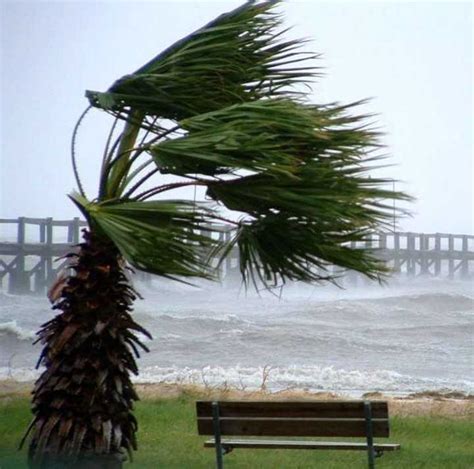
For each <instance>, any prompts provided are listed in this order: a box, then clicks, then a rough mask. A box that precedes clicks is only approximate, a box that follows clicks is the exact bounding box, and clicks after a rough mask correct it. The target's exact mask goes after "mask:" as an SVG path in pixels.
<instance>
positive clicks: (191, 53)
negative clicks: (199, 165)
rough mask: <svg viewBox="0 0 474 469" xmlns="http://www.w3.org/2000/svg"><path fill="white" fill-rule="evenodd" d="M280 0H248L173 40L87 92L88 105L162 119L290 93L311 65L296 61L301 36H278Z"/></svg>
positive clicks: (305, 75) (309, 75)
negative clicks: (106, 87)
mask: <svg viewBox="0 0 474 469" xmlns="http://www.w3.org/2000/svg"><path fill="white" fill-rule="evenodd" d="M276 3H278V2H275V1H265V2H260V3H256V2H252V1H251V2H247V3H246V4H245V5H243V6H241V7H239V8H237V9H236V10H234V11H231V12H230V13H227V14H224V15H221V16H219V17H218V18H217V19H215V20H214V21H212V22H211V23H209V24H208V25H207V26H205V27H203V28H201V29H199V30H198V31H196V32H195V33H193V34H191V35H190V36H188V37H186V38H184V39H182V40H181V41H179V42H177V43H176V44H175V45H173V46H171V47H170V48H168V49H167V50H165V51H164V52H162V53H161V54H159V55H158V56H156V57H155V58H154V59H153V60H151V61H150V62H148V63H147V64H146V65H144V66H143V67H141V68H140V69H139V70H137V71H136V72H135V73H133V74H131V75H127V76H125V77H123V78H121V79H120V80H118V81H117V82H115V83H114V84H113V85H112V86H111V88H110V89H109V90H108V91H107V92H106V93H97V92H88V93H87V95H88V97H89V100H90V102H91V104H92V105H94V106H97V107H100V108H105V109H110V110H113V111H114V112H117V113H119V112H120V111H121V110H122V109H123V107H124V106H129V107H130V108H133V109H136V110H141V111H143V112H145V113H146V114H147V115H152V116H159V117H160V118H169V119H177V120H180V119H183V118H186V117H189V116H193V115H196V114H201V113H203V112H208V111H214V110H218V109H221V108H222V107H226V106H229V105H232V104H234V103H239V102H243V101H250V100H256V99H260V98H263V97H268V96H279V95H281V94H286V93H288V92H289V87H291V86H292V85H294V84H296V83H298V81H299V80H301V79H303V78H305V79H310V78H311V75H312V72H314V70H312V69H311V68H308V67H305V66H299V65H298V63H299V62H301V61H302V60H303V59H304V54H299V53H298V48H299V47H300V45H301V44H300V41H280V40H279V37H280V34H281V32H280V31H278V26H279V25H280V19H279V17H278V15H277V14H275V13H274V12H273V11H272V7H273V6H274V5H275V4H276Z"/></svg>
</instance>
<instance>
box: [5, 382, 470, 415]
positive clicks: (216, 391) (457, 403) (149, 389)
mask: <svg viewBox="0 0 474 469" xmlns="http://www.w3.org/2000/svg"><path fill="white" fill-rule="evenodd" d="M32 389H33V381H15V380H11V379H7V380H0V403H1V402H4V401H9V400H10V399H12V398H15V397H25V398H28V397H29V395H30V393H31V390H32ZM135 389H136V390H137V393H138V395H139V397H140V399H143V400H154V399H177V398H180V397H191V398H196V399H222V400H233V399H234V400H348V399H349V400H352V399H354V398H353V397H349V396H348V394H344V393H339V392H337V393H336V392H330V391H328V392H317V391H306V390H298V389H286V390H282V391H275V392H271V391H268V390H266V389H257V390H240V389H237V388H231V387H224V386H222V387H205V386H196V385H186V384H179V383H174V384H168V383H136V384H135ZM359 399H370V400H385V401H388V403H389V406H390V414H391V415H394V416H398V417H445V418H461V419H469V420H474V395H466V394H462V393H458V392H447V393H441V392H437V391H436V392H430V391H425V392H418V393H412V394H406V395H398V396H397V395H394V394H393V393H390V394H384V393H382V392H371V393H365V394H362V395H361V397H360V398H359ZM359 399H356V400H359Z"/></svg>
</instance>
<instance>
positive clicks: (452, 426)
mask: <svg viewBox="0 0 474 469" xmlns="http://www.w3.org/2000/svg"><path fill="white" fill-rule="evenodd" d="M194 400H195V399H194V398H193V397H185V396H183V397H180V398H176V399H168V400H145V401H143V402H140V403H139V404H138V405H137V409H136V415H137V418H138V420H139V423H140V430H139V435H138V438H139V450H138V452H137V453H136V455H135V460H134V462H133V463H131V464H126V465H125V468H130V469H139V468H140V469H142V468H150V469H151V468H153V469H155V468H170V469H171V468H176V469H186V468H192V469H194V468H196V469H197V468H203V469H204V468H206V469H207V468H212V467H215V464H214V450H212V449H204V448H203V447H202V443H203V441H204V439H205V438H203V437H200V436H198V435H197V434H196V418H195V410H194ZM29 419H30V413H29V404H28V400H27V399H26V398H20V397H12V398H9V399H4V400H3V401H1V402H0V469H16V468H26V467H27V466H26V462H25V460H26V452H25V451H24V450H23V451H21V452H18V451H17V450H16V448H17V446H18V442H19V441H20V439H21V436H22V433H23V431H24V429H25V428H26V425H27V424H28V422H29ZM391 422H392V425H391V430H392V432H391V433H392V437H391V438H390V439H389V440H388V441H391V442H396V443H401V445H402V449H401V450H400V451H396V452H393V453H385V454H384V455H383V456H382V458H380V459H377V460H376V467H377V468H380V469H383V468H397V469H400V468H407V469H412V468H427V469H428V468H429V469H436V468H439V469H449V468H452V469H454V468H456V469H461V468H462V469H464V468H465V469H472V468H474V449H473V448H474V426H473V424H472V422H471V421H469V420H455V419H444V418H415V417H411V418H393V419H392V420H391ZM224 462H225V467H226V468H242V469H249V468H259V469H264V468H272V469H274V468H278V469H285V468H288V469H290V468H291V469H297V468H301V469H302V468H304V469H309V468H324V469H331V468H334V469H336V468H340V469H343V468H344V469H347V468H349V469H357V468H365V467H367V458H366V454H365V452H362V451H361V452H358V451H347V452H346V451H297V450H290V451H289V450H286V451H284V450H274V451H269V450H235V451H234V452H232V453H231V454H229V455H227V456H225V458H224Z"/></svg>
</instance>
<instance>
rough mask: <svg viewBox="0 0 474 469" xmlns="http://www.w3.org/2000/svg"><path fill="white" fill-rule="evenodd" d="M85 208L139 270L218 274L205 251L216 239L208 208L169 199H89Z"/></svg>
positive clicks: (174, 274) (166, 274)
mask: <svg viewBox="0 0 474 469" xmlns="http://www.w3.org/2000/svg"><path fill="white" fill-rule="evenodd" d="M85 210H86V211H87V213H88V215H89V217H90V220H91V223H92V224H93V226H96V227H97V228H98V229H99V231H100V232H102V233H103V234H105V236H107V237H108V238H109V239H111V240H112V241H113V242H114V243H115V245H116V246H117V247H118V249H119V250H120V252H121V254H122V255H123V257H124V258H125V259H126V260H127V261H128V262H129V263H130V264H131V265H132V266H134V267H136V268H137V269H140V270H143V271H145V272H150V273H154V274H157V275H161V276H164V277H169V278H177V277H190V276H195V277H204V278H211V277H212V273H211V271H210V269H209V267H208V265H207V264H206V262H205V254H206V253H207V252H208V251H209V250H210V249H211V248H212V247H213V245H214V244H215V241H214V240H213V239H212V238H211V236H210V235H209V234H208V233H206V232H207V228H206V226H205V225H206V224H209V222H210V218H209V215H210V214H209V212H208V211H207V210H206V209H205V208H202V207H199V206H196V205H194V204H192V203H190V202H186V201H179V200H166V201H147V202H108V203H103V204H89V205H88V206H87V207H85Z"/></svg>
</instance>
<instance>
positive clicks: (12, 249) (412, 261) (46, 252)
mask: <svg viewBox="0 0 474 469" xmlns="http://www.w3.org/2000/svg"><path fill="white" fill-rule="evenodd" d="M86 226H87V225H86V222H84V221H82V220H80V219H79V218H74V219H72V220H53V219H52V218H26V217H20V218H18V219H0V289H4V290H5V289H8V291H9V292H10V293H27V292H38V293H43V292H44V291H45V289H46V288H47V287H48V286H49V285H50V284H51V283H52V282H53V280H54V279H55V277H56V275H57V273H58V272H59V271H60V270H61V269H62V268H63V267H64V265H65V263H66V261H64V260H61V259H59V260H58V258H60V257H61V256H63V255H64V254H65V253H66V252H68V250H70V249H71V246H72V245H74V244H77V243H79V242H80V240H81V229H82V228H84V227H86ZM225 235H226V233H221V236H225ZM352 247H356V248H360V247H365V248H368V249H372V250H374V252H375V253H376V255H377V256H379V257H380V258H381V259H383V260H384V261H385V262H386V263H387V265H388V267H389V268H390V269H392V271H393V272H394V273H395V274H400V275H406V276H411V277H414V276H420V275H421V276H423V275H424V276H444V277H447V278H472V277H473V272H474V236H472V235H457V234H445V233H435V234H425V233H405V232H395V233H392V232H385V233H374V234H373V236H372V237H371V238H370V239H368V240H366V241H365V242H363V243H357V244H353V245H352ZM222 270H223V272H222V274H223V276H224V277H227V276H228V277H229V278H230V277H231V276H234V275H233V274H234V272H235V271H236V270H238V250H237V249H235V250H234V251H233V252H232V253H231V255H230V256H229V258H228V259H227V260H226V262H225V263H224V265H223V266H222ZM357 277H358V276H357V274H355V273H354V272H347V274H346V279H347V281H348V282H349V283H350V282H351V281H356V279H357Z"/></svg>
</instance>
